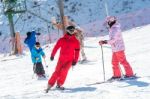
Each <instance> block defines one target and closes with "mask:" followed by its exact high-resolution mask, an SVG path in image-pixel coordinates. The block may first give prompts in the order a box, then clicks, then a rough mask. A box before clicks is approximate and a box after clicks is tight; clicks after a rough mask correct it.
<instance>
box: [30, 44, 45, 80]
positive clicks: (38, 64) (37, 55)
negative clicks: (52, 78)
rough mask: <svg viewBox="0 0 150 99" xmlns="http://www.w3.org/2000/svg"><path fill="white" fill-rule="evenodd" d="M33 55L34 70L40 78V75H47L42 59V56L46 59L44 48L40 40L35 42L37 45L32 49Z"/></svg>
mask: <svg viewBox="0 0 150 99" xmlns="http://www.w3.org/2000/svg"><path fill="white" fill-rule="evenodd" d="M31 56H32V62H33V64H34V66H33V71H34V73H36V75H37V76H38V78H40V77H44V78H45V77H46V76H45V70H44V67H43V64H42V59H41V56H42V57H43V58H44V59H45V57H46V56H45V53H44V52H43V49H42V48H41V46H40V43H39V42H36V43H35V46H34V47H33V48H32V51H31Z"/></svg>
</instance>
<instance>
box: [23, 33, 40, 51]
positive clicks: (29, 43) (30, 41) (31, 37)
mask: <svg viewBox="0 0 150 99" xmlns="http://www.w3.org/2000/svg"><path fill="white" fill-rule="evenodd" d="M35 35H40V33H36V32H35V31H32V32H27V37H26V38H25V40H24V43H25V44H27V46H28V47H29V50H30V52H31V51H32V48H33V47H34V45H35V42H36V37H35Z"/></svg>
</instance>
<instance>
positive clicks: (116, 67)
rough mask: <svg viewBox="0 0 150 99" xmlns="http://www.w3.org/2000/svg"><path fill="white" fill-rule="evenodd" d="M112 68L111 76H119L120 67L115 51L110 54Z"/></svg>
mask: <svg viewBox="0 0 150 99" xmlns="http://www.w3.org/2000/svg"><path fill="white" fill-rule="evenodd" d="M112 65H113V67H112V69H113V77H121V72H120V67H119V61H118V59H117V56H116V52H113V55H112Z"/></svg>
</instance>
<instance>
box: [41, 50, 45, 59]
mask: <svg viewBox="0 0 150 99" xmlns="http://www.w3.org/2000/svg"><path fill="white" fill-rule="evenodd" d="M41 55H42V57H43V58H44V57H45V53H44V51H43V49H42V50H41Z"/></svg>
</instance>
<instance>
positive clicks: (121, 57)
mask: <svg viewBox="0 0 150 99" xmlns="http://www.w3.org/2000/svg"><path fill="white" fill-rule="evenodd" d="M117 58H118V60H119V62H120V64H122V65H123V67H124V69H125V72H126V76H133V70H132V68H131V66H130V64H129V63H128V61H127V60H126V56H125V53H124V51H119V52H117Z"/></svg>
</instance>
